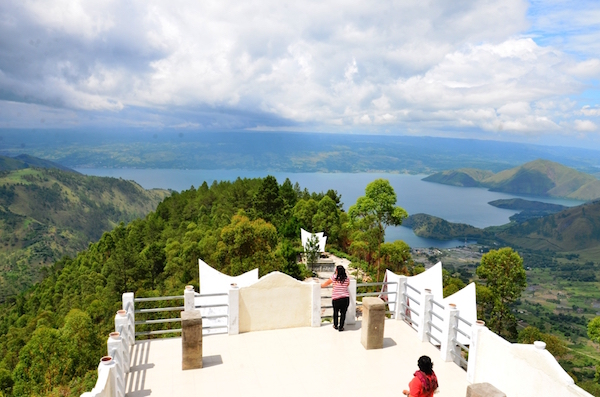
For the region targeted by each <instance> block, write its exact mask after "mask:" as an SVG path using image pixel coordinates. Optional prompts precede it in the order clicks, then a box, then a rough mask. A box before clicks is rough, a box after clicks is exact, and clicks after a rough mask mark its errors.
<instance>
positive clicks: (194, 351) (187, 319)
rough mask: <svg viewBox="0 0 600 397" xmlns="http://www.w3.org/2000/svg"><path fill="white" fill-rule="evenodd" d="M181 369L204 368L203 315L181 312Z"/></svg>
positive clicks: (195, 312)
mask: <svg viewBox="0 0 600 397" xmlns="http://www.w3.org/2000/svg"><path fill="white" fill-rule="evenodd" d="M181 348H182V354H181V369H182V370H186V369H196V368H202V314H200V310H189V311H183V312H181Z"/></svg>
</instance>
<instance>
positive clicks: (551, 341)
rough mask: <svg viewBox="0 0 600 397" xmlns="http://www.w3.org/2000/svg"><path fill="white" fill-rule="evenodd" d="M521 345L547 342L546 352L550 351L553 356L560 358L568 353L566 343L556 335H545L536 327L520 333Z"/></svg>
mask: <svg viewBox="0 0 600 397" xmlns="http://www.w3.org/2000/svg"><path fill="white" fill-rule="evenodd" d="M518 341H519V343H527V344H532V343H533V342H535V341H542V342H546V350H548V351H549V352H550V353H551V354H552V355H553V356H555V357H560V356H563V355H565V354H566V353H567V347H566V346H565V344H564V342H563V341H561V340H560V339H559V338H558V337H556V336H555V335H550V334H545V333H543V332H541V331H540V330H539V329H538V328H536V327H532V326H529V327H525V328H524V329H523V330H522V331H521V332H519V339H518Z"/></svg>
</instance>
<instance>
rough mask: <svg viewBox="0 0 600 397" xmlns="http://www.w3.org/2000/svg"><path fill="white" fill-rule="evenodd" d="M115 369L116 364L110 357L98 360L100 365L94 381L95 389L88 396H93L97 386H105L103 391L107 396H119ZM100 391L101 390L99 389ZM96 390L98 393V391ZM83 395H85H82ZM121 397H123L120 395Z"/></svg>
mask: <svg viewBox="0 0 600 397" xmlns="http://www.w3.org/2000/svg"><path fill="white" fill-rule="evenodd" d="M116 367H117V363H115V361H114V360H113V358H112V357H111V356H104V357H102V358H101V359H100V364H98V380H97V381H96V387H94V389H93V390H92V392H91V393H90V395H95V394H93V393H94V391H95V390H96V388H97V387H98V386H101V385H106V386H105V388H104V390H105V391H106V392H107V395H109V396H119V391H118V390H117V387H116V383H117V377H116V372H117V371H116ZM100 390H102V389H100ZM100 390H98V392H99V391H100ZM84 394H85V393H84ZM121 397H124V396H123V395H121Z"/></svg>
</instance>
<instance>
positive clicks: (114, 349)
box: [106, 332, 125, 397]
mask: <svg viewBox="0 0 600 397" xmlns="http://www.w3.org/2000/svg"><path fill="white" fill-rule="evenodd" d="M106 350H107V353H108V355H109V356H110V357H112V358H113V361H114V362H115V368H114V370H113V371H114V380H115V383H114V386H115V388H114V390H115V397H125V357H124V354H123V341H122V340H121V335H120V334H119V333H118V332H111V333H110V336H109V337H108V341H107V342H106Z"/></svg>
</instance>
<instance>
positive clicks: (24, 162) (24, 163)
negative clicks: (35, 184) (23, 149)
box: [0, 154, 79, 174]
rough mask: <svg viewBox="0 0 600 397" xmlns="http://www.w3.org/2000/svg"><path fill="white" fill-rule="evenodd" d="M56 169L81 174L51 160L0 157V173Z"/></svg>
mask: <svg viewBox="0 0 600 397" xmlns="http://www.w3.org/2000/svg"><path fill="white" fill-rule="evenodd" d="M34 167H35V168H56V169H59V170H62V171H66V172H72V173H75V174H79V172H77V171H75V170H73V169H71V168H69V167H65V166H63V165H61V164H58V163H55V162H53V161H50V160H44V159H40V158H37V157H33V156H30V155H28V154H19V155H18V156H15V157H7V156H0V171H14V170H22V169H24V168H34Z"/></svg>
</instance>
